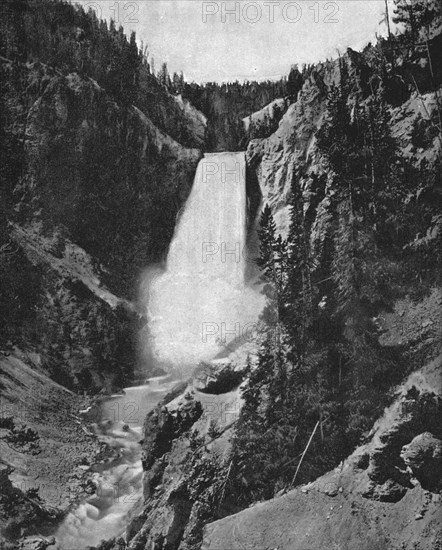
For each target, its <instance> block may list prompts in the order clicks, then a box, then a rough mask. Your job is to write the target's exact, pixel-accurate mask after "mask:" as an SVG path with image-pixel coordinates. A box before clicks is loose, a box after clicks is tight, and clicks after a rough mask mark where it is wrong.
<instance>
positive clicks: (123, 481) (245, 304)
mask: <svg viewBox="0 0 442 550" xmlns="http://www.w3.org/2000/svg"><path fill="white" fill-rule="evenodd" d="M246 208H247V205H246V186H245V158H244V153H220V154H213V155H206V156H205V157H204V159H202V160H201V162H200V163H199V165H198V169H197V173H196V175H195V181H194V186H193V189H192V192H191V194H190V197H189V199H188V201H187V204H186V207H185V210H184V213H183V215H182V217H181V219H180V221H179V223H178V226H177V229H176V231H175V236H174V239H173V241H172V243H171V246H170V250H169V254H168V258H167V270H166V271H165V272H164V271H163V272H161V273H160V272H158V273H156V276H154V277H153V276H152V275H154V274H153V272H152V271H150V272H149V273H148V275H147V280H146V281H145V282H146V283H147V286H148V289H147V291H148V296H147V300H148V316H149V328H150V341H149V345H150V346H153V348H154V352H155V356H156V358H157V359H158V361H159V363H160V364H161V365H162V366H163V367H166V368H168V367H169V368H170V369H171V370H175V371H176V370H179V369H182V370H184V373H183V374H185V373H189V372H190V371H191V369H193V368H194V367H195V366H197V364H198V363H199V362H200V361H203V360H208V359H212V358H213V357H214V356H215V355H217V354H218V353H219V352H220V350H222V349H223V348H225V347H226V345H227V344H228V343H229V342H231V341H232V340H234V341H238V343H239V344H241V339H242V338H246V337H247V336H249V334H250V332H251V328H252V327H254V326H255V323H256V320H257V318H258V316H259V313H260V312H261V310H262V307H263V300H264V298H263V296H262V295H261V293H260V292H259V290H257V289H253V288H252V287H251V286H250V284H248V283H247V281H246V280H245V272H246V268H247V266H248V263H249V267H250V262H253V260H252V259H251V258H249V257H248V255H247V250H246V236H247V235H246V233H247V229H246ZM173 384H174V383H173V382H172V381H171V380H169V381H166V382H164V381H163V382H162V383H161V384H160V385H159V386H156V385H155V382H153V383H152V381H151V382H150V383H149V385H145V386H138V387H134V388H127V389H126V390H125V393H124V394H123V395H119V396H114V397H112V398H110V399H109V400H107V401H106V402H104V403H103V404H102V406H101V409H100V414H99V420H98V422H96V423H95V425H94V426H95V431H96V433H97V435H98V437H99V438H100V439H101V440H102V441H104V442H106V443H107V444H108V445H109V446H110V447H113V448H116V449H118V451H119V457H118V458H117V459H115V460H113V461H112V462H111V463H110V464H105V465H96V466H94V467H93V468H92V469H93V470H94V471H95V483H96V485H97V491H96V493H95V494H94V495H92V496H91V497H90V498H88V499H87V500H86V501H85V502H83V503H81V504H80V505H79V506H77V507H76V508H75V509H74V510H73V511H72V512H71V513H69V514H68V515H67V517H66V518H65V520H64V521H63V522H62V524H61V525H60V526H59V528H58V529H57V532H56V533H55V536H56V540H57V543H56V547H55V548H56V549H57V550H58V549H59V550H70V549H75V550H80V549H83V548H86V547H88V546H90V545H98V544H99V543H100V541H101V540H103V539H109V538H111V537H114V536H117V535H120V534H122V533H123V532H124V530H125V527H126V526H127V524H128V522H129V519H130V517H131V516H132V515H133V514H134V512H135V511H136V509H137V505H141V503H142V466H141V448H140V445H139V443H138V442H139V439H140V438H141V426H142V423H143V421H144V418H145V416H146V414H147V412H148V411H149V410H151V409H152V408H153V407H154V406H155V405H157V404H158V402H159V401H160V399H161V398H162V397H163V396H164V394H165V393H166V391H168V390H169V389H170V387H171V386H172V385H173Z"/></svg>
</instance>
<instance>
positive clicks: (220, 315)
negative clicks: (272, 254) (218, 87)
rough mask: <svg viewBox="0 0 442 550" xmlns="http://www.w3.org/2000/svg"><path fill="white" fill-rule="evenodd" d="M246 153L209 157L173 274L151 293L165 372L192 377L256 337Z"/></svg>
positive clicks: (176, 247)
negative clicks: (249, 276) (232, 345)
mask: <svg viewBox="0 0 442 550" xmlns="http://www.w3.org/2000/svg"><path fill="white" fill-rule="evenodd" d="M245 168H246V167H245V155H244V153H216V154H209V155H206V156H205V157H204V158H203V159H202V160H201V161H200V163H199V165H198V169H197V172H196V175H195V180H194V184H193V188H192V192H191V194H190V197H189V199H188V201H187V203H186V207H185V210H184V213H183V214H182V217H181V219H180V220H179V223H178V225H177V228H176V231H175V235H174V238H173V240H172V243H171V245H170V249H169V254H168V257H167V269H166V271H165V272H163V273H161V274H157V276H155V277H153V280H152V273H150V277H151V282H150V285H149V289H148V296H147V302H148V319H149V330H150V346H151V347H153V352H154V356H155V358H156V360H157V361H158V362H159V364H160V365H161V366H162V367H163V368H166V369H168V368H172V369H178V370H181V371H183V370H184V373H188V372H189V370H190V369H192V368H193V367H195V366H197V364H198V363H199V362H201V361H204V360H209V359H211V358H213V357H214V356H215V355H216V354H217V353H219V352H220V350H222V348H223V347H225V346H226V344H228V343H229V341H232V340H236V341H240V340H241V338H243V337H244V335H246V334H249V332H250V327H251V326H252V325H253V324H254V323H255V322H256V320H257V318H258V315H259V313H260V311H261V310H262V307H263V297H262V296H261V294H260V293H259V292H258V291H257V290H254V289H252V288H251V287H250V286H249V285H248V284H247V282H246V281H245V276H244V274H245V272H246V267H247V262H250V261H252V260H251V259H250V258H248V256H247V250H246V240H247V227H246V221H247V220H246V218H247V197H246V183H245Z"/></svg>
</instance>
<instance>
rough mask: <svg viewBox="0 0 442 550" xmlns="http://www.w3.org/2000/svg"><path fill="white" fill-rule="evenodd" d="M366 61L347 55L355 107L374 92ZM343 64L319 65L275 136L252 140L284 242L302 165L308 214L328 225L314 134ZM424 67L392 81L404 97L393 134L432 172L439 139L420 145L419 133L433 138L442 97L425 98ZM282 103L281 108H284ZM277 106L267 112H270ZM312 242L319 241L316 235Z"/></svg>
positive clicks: (254, 173) (255, 170)
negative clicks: (296, 173)
mask: <svg viewBox="0 0 442 550" xmlns="http://www.w3.org/2000/svg"><path fill="white" fill-rule="evenodd" d="M439 43H440V38H438V39H437V40H436V41H435V42H434V44H433V48H434V49H436V48H437V47H438V44H439ZM367 58H368V59H369V56H367V55H364V54H361V53H357V52H354V51H352V50H348V52H347V53H346V54H345V55H344V57H343V60H344V62H345V63H346V64H347V67H348V71H349V75H348V78H349V79H350V80H351V81H352V84H353V85H352V92H351V95H350V96H349V101H350V102H351V103H355V102H356V101H358V102H360V103H361V102H362V103H363V102H364V101H365V99H366V97H367V96H368V94H369V93H370V81H371V80H372V79H373V78H375V77H374V76H373V73H372V71H373V70H372V68H371V67H370V65H369V64H368V61H367ZM340 63H341V61H340V60H335V61H330V62H326V63H321V64H318V65H315V67H314V68H313V70H312V71H311V72H310V74H309V76H308V77H307V79H306V80H305V82H304V84H303V86H302V89H301V91H300V92H299V95H298V98H297V100H296V101H295V102H294V103H292V104H291V105H290V106H289V107H288V108H287V110H286V112H285V114H284V115H283V116H282V119H281V120H280V122H279V126H278V128H277V129H276V131H275V132H274V133H272V134H271V135H270V136H269V137H265V138H264V139H262V138H261V139H252V140H251V141H250V143H249V145H248V148H247V162H248V165H249V168H250V174H251V177H252V178H253V179H256V181H257V182H258V184H259V188H260V191H261V195H262V202H263V203H267V204H269V205H270V206H271V208H272V211H273V213H274V218H275V222H276V224H277V228H278V231H280V232H281V234H282V235H283V236H284V237H285V236H287V231H288V224H289V219H290V216H289V211H288V209H289V206H288V202H289V197H290V192H291V184H292V182H293V177H294V171H295V170H297V169H298V168H299V167H300V166H307V169H306V174H305V178H304V181H303V185H304V188H303V199H304V202H305V209H306V210H307V211H310V214H311V215H312V216H314V217H315V222H314V225H315V226H316V229H319V227H320V226H321V227H323V226H324V223H325V219H326V217H327V208H328V205H329V203H330V196H328V194H327V185H326V183H327V176H328V175H327V167H326V165H325V163H324V159H323V158H322V157H321V154H320V153H319V151H318V148H317V145H316V142H317V139H316V136H315V134H316V132H317V130H318V129H319V128H321V126H322V124H323V122H324V120H325V118H326V117H327V100H328V97H329V94H330V92H331V90H332V88H333V87H338V86H339V85H340V82H341V71H340ZM426 63H427V61H426V59H425V57H424V56H423V57H421V58H419V59H415V60H414V61H413V63H410V62H409V63H408V64H407V63H405V62H403V60H402V64H403V66H402V67H398V68H397V69H396V73H395V75H394V77H391V80H394V81H395V82H396V83H398V82H400V86H399V84H397V86H399V88H400V90H398V91H397V94H396V95H395V96H394V97H395V101H396V102H397V101H398V99H399V102H400V98H401V97H402V98H403V101H402V102H400V105H392V107H391V113H392V121H391V132H392V134H393V136H394V137H395V138H397V139H398V142H399V144H400V149H401V152H402V154H404V155H405V156H408V158H410V160H411V162H412V163H413V165H414V166H416V167H420V166H421V164H422V161H424V162H425V161H426V162H428V163H429V167H430V168H433V169H434V167H435V165H436V164H437V162H438V158H439V157H438V155H439V154H440V141H439V140H437V139H436V134H433V136H432V138H431V137H430V139H429V140H428V139H427V141H425V140H424V141H425V143H417V142H416V133H418V130H417V129H416V128H417V127H418V126H419V125H421V126H422V130H421V132H422V134H425V132H426V131H427V133H428V136H429V135H430V133H431V130H429V128H430V127H431V126H432V125H433V124H435V123H433V122H432V121H436V119H437V116H438V105H437V94H439V95H440V90H439V92H436V93H435V92H430V91H429V92H428V93H422V91H425V89H428V88H429V87H431V85H430V81H429V79H428V76H427V78H426V79H425V78H424V76H423V75H422V74H421V66H426ZM411 66H412V67H413V72H414V74H416V72H417V73H418V77H417V78H418V79H419V81H420V87H419V88H418V90H420V91H417V89H416V87H415V85H416V86H417V84H416V80H414V81H413V78H414V76H412V74H411V69H410V67H411ZM436 78H437V75H436ZM392 87H393V88H395V87H394V86H392ZM399 92H400V93H399ZM387 95H388V94H387ZM280 101H281V102H282V103H281V108H282V105H283V104H284V103H283V100H280ZM274 103H275V102H274ZM274 103H272V104H270V105H269V106H268V108H269V109H271V108H272V105H273V104H274ZM278 105H279V104H278ZM263 111H265V109H263V110H262V111H260V112H258V113H256V114H255V115H252V116H251V117H248V118H247V119H245V123H246V126H248V125H250V124H253V120H254V117H255V119H258V121H259V120H260V119H265V117H264V115H263V114H262V112H263ZM271 122H272V119H271V118H270V123H271ZM425 128H426V129H427V130H425ZM436 133H437V132H436ZM424 159H425V160H424ZM321 178H322V179H321ZM318 180H319V181H318ZM312 238H315V232H313V234H312Z"/></svg>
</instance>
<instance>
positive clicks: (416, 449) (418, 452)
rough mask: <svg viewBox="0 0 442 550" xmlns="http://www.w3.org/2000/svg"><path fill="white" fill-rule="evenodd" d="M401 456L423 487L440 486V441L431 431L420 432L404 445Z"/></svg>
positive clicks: (441, 465)
mask: <svg viewBox="0 0 442 550" xmlns="http://www.w3.org/2000/svg"><path fill="white" fill-rule="evenodd" d="M401 458H402V460H403V461H404V462H405V464H406V466H407V468H408V469H409V471H411V472H412V474H413V476H414V477H415V478H416V479H417V480H418V481H419V483H420V484H421V485H422V487H423V488H424V489H427V490H437V489H439V488H441V487H442V441H441V440H440V439H438V438H437V437H435V436H434V435H433V434H432V433H430V432H424V433H421V434H419V435H417V436H416V437H415V438H414V439H413V440H412V441H411V442H410V443H409V444H408V445H404V446H403V447H402V451H401Z"/></svg>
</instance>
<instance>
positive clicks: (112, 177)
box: [17, 65, 203, 294]
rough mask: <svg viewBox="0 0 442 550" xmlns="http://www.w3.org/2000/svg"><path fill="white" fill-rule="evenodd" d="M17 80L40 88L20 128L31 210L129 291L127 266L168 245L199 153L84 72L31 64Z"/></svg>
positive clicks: (154, 255) (140, 263) (142, 261)
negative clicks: (60, 228)
mask: <svg viewBox="0 0 442 550" xmlns="http://www.w3.org/2000/svg"><path fill="white" fill-rule="evenodd" d="M22 77H23V78H26V79H27V81H28V82H27V88H26V89H29V88H30V87H32V88H33V89H40V90H41V94H36V96H34V97H32V99H31V101H29V103H30V107H29V109H28V110H27V112H26V113H24V116H25V117H26V119H25V121H24V124H23V127H22V128H21V129H20V130H21V131H22V132H23V135H24V139H25V151H26V158H25V163H26V174H25V176H24V185H23V187H24V189H23V191H24V193H25V203H26V206H28V207H29V208H30V209H31V212H30V216H31V217H34V216H35V215H37V216H38V215H40V217H41V219H43V221H44V222H45V223H46V224H47V225H48V226H56V225H63V226H64V228H65V229H67V231H68V234H69V235H70V236H72V239H73V240H74V241H75V242H77V243H78V244H79V245H80V246H83V247H84V248H85V249H87V251H88V252H90V253H92V254H93V255H94V256H95V258H96V259H97V260H99V261H100V263H102V264H103V266H104V267H105V268H106V269H108V270H109V271H111V272H113V274H114V275H115V274H119V275H120V277H121V283H122V284H123V285H124V283H127V284H126V286H122V284H120V285H118V282H117V281H116V280H112V283H113V288H114V289H115V290H116V291H117V292H120V293H125V294H128V293H129V288H130V286H132V288H133V286H134V285H133V283H134V279H133V274H134V271H135V272H137V271H139V269H140V267H141V266H143V267H144V266H145V265H147V264H148V263H149V262H150V261H155V260H156V261H158V260H159V259H161V257H162V255H163V254H164V252H165V250H166V249H167V245H168V242H169V240H170V237H171V235H172V232H173V227H174V221H175V216H176V214H177V212H178V210H179V208H180V206H181V205H182V203H183V202H184V201H185V199H186V198H187V195H188V193H189V190H190V187H191V184H192V178H193V173H194V171H195V167H196V164H197V162H198V160H199V158H200V156H201V153H200V151H199V150H197V149H186V148H185V147H183V146H182V145H180V144H179V143H178V142H176V141H175V140H174V139H172V138H171V137H169V136H168V135H167V134H166V133H164V132H163V131H161V130H159V129H158V128H157V127H156V126H155V125H154V124H153V123H152V122H151V121H150V119H149V118H148V116H146V115H145V114H144V113H143V112H141V111H140V110H139V109H137V108H135V107H122V106H120V105H118V104H117V103H115V101H114V100H112V98H111V97H109V96H108V95H107V94H106V92H105V91H104V90H103V89H102V88H100V87H99V86H98V85H97V84H96V83H95V82H94V81H93V80H91V79H88V78H82V77H80V76H78V75H77V74H69V75H67V76H60V75H53V76H49V75H47V69H46V68H45V67H42V66H38V65H37V66H35V65H33V66H30V67H29V68H27V70H26V71H25V72H24V73H23V74H22ZM201 124H202V125H203V122H201ZM17 130H18V129H17ZM189 131H190V132H191V131H192V127H190V128H189ZM153 197H155V199H154V198H153ZM23 206H24V205H23ZM37 211H38V213H37ZM125 250H126V253H125ZM129 251H130V252H129ZM114 279H115V277H114Z"/></svg>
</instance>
